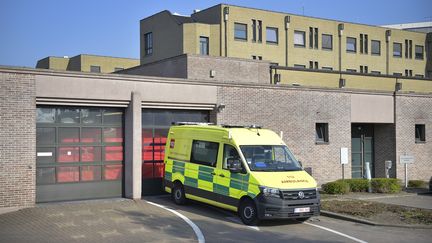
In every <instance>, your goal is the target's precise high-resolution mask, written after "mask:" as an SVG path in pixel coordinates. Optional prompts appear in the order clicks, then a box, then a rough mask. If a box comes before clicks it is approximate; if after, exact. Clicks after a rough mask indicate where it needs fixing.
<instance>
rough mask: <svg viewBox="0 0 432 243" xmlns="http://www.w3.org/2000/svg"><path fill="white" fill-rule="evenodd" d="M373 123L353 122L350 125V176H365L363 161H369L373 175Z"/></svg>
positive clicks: (372, 174)
mask: <svg viewBox="0 0 432 243" xmlns="http://www.w3.org/2000/svg"><path fill="white" fill-rule="evenodd" d="M373 134H374V131H373V125H371V124H353V125H352V126H351V147H352V149H351V151H352V156H351V158H352V161H351V162H352V164H351V177H352V178H365V177H366V167H365V163H366V162H369V166H370V170H371V176H372V177H374V157H373V154H374V151H373V147H374V146H373Z"/></svg>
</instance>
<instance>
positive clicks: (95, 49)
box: [0, 0, 432, 67]
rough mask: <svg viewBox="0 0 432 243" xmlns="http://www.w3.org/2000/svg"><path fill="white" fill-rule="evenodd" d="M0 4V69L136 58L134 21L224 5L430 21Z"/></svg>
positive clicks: (379, 0) (344, 0) (65, 0)
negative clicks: (89, 58)
mask: <svg viewBox="0 0 432 243" xmlns="http://www.w3.org/2000/svg"><path fill="white" fill-rule="evenodd" d="M221 1H222V0H219V1H215V0H123V1H120V0H0V65H7V66H25V67H35V65H36V62H37V60H39V59H42V58H44V57H47V56H69V57H72V56H75V55H78V54H95V55H104V56H114V57H129V58H139V21H140V20H141V19H143V18H145V17H147V16H150V15H152V14H155V13H157V12H160V11H162V10H169V11H171V12H172V13H174V12H176V13H179V14H182V15H190V14H191V13H192V12H193V10H194V9H201V10H202V9H205V8H208V7H210V6H213V5H216V4H219V3H227V4H233V5H238V6H245V7H253V8H260V9H266V10H274V11H280V12H287V13H292V14H299V15H306V16H313V17H320V18H327V19H335V20H343V21H347V22H355V23H362V24H370V25H384V24H398V23H410V22H423V21H432V0H261V1H258V0H255V1H246V0H223V2H221Z"/></svg>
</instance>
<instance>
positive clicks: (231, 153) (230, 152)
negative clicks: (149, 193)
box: [222, 144, 240, 169]
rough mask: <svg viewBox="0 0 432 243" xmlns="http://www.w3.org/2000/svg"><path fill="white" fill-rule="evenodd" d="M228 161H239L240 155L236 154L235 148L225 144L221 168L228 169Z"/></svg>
mask: <svg viewBox="0 0 432 243" xmlns="http://www.w3.org/2000/svg"><path fill="white" fill-rule="evenodd" d="M228 159H240V155H239V154H238V152H237V149H236V148H235V147H233V146H231V145H228V144H225V145H224V156H223V164H222V168H224V169H229V168H228Z"/></svg>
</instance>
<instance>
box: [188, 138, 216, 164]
mask: <svg viewBox="0 0 432 243" xmlns="http://www.w3.org/2000/svg"><path fill="white" fill-rule="evenodd" d="M218 149H219V143H214V142H207V141H199V140H193V142H192V154H191V162H192V163H197V164H202V165H208V166H213V167H215V166H216V161H217V155H218Z"/></svg>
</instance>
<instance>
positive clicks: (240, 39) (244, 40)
mask: <svg viewBox="0 0 432 243" xmlns="http://www.w3.org/2000/svg"><path fill="white" fill-rule="evenodd" d="M234 40H236V41H242V42H247V39H242V38H235V37H234Z"/></svg>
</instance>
